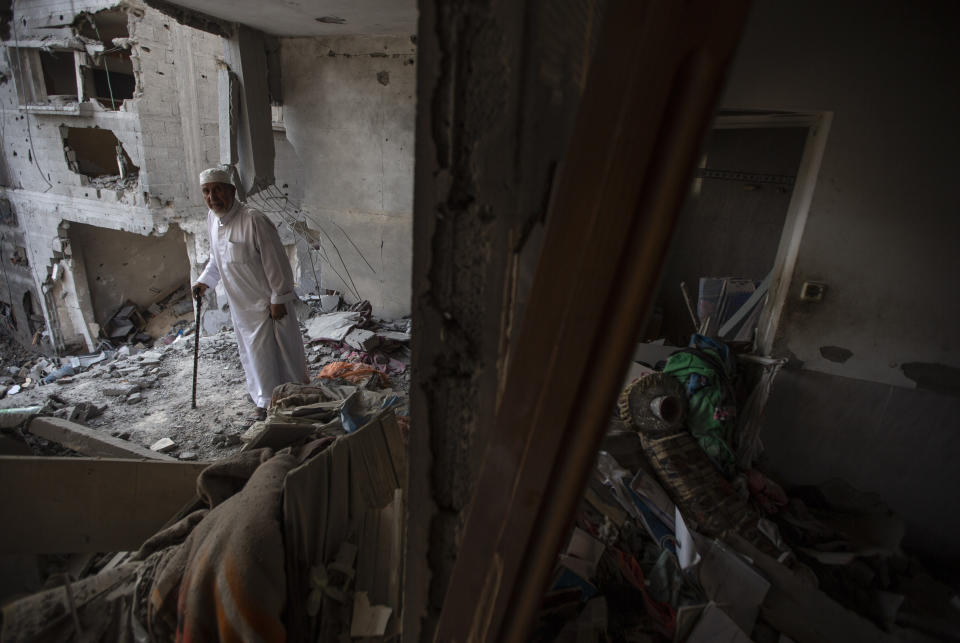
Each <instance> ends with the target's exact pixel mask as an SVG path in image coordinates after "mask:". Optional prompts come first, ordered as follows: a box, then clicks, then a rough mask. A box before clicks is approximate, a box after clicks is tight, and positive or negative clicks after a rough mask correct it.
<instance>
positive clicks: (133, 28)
mask: <svg viewBox="0 0 960 643" xmlns="http://www.w3.org/2000/svg"><path fill="white" fill-rule="evenodd" d="M13 13H14V15H15V16H16V20H13V21H9V20H8V21H7V22H6V24H5V28H6V32H5V34H4V36H5V38H4V50H5V55H4V58H3V61H2V65H3V69H2V72H0V73H2V74H3V76H2V78H3V84H2V87H0V91H2V93H3V95H2V98H0V100H2V102H3V106H4V112H3V154H2V157H3V158H2V162H3V167H2V170H3V177H2V184H3V188H2V199H0V210H2V220H0V226H2V228H3V231H4V233H3V238H2V252H3V262H2V263H3V265H4V267H5V273H6V283H5V287H4V289H3V290H4V292H3V293H2V294H0V300H2V306H3V311H2V312H3V313H4V318H5V319H6V320H7V323H8V324H9V326H10V328H11V330H12V332H13V334H14V335H15V336H16V337H17V338H19V339H20V340H21V341H23V342H24V343H26V344H34V345H38V344H39V345H42V346H44V347H45V349H46V350H47V351H49V352H56V353H63V352H71V350H76V349H81V350H85V351H92V350H94V349H95V348H96V346H97V345H98V343H99V339H100V338H101V337H106V338H109V333H104V332H102V331H104V330H105V329H106V327H107V325H108V324H109V322H110V319H111V317H112V316H113V315H114V314H115V313H116V312H117V311H118V310H119V309H121V307H122V306H124V305H126V304H129V303H133V304H135V305H136V306H137V308H138V309H140V310H146V309H147V308H148V307H149V306H150V305H151V304H152V303H154V302H157V301H159V300H162V299H163V298H165V297H167V296H169V295H170V294H171V293H173V292H174V291H176V290H177V289H178V288H181V287H182V286H184V285H185V284H187V283H188V282H189V280H190V279H191V277H196V275H197V274H199V270H200V269H202V267H203V265H204V264H205V263H206V260H207V256H208V248H207V246H206V244H207V240H206V233H205V216H206V207H205V206H204V205H203V202H202V200H201V198H200V194H199V191H198V189H197V186H196V177H197V175H198V174H199V172H200V171H201V170H202V169H204V168H206V167H210V166H212V165H216V164H218V163H220V162H225V163H238V167H239V168H240V170H241V173H242V174H243V176H244V177H247V176H249V177H250V179H249V181H247V182H245V184H244V191H243V194H244V195H245V194H246V193H249V192H251V191H254V192H259V197H258V198H259V203H258V205H260V207H261V209H263V210H265V211H267V212H268V214H270V215H271V216H273V217H274V219H275V220H276V221H277V223H279V224H283V223H286V224H287V225H282V226H281V228H280V232H281V235H282V239H283V241H284V243H285V244H286V245H287V247H288V251H289V255H290V258H291V262H292V265H293V267H294V272H295V278H296V281H297V287H298V290H299V291H300V292H301V293H309V292H317V291H318V290H319V289H320V288H323V289H330V290H336V291H338V292H342V293H344V298H345V299H350V300H353V301H358V300H360V299H367V300H368V301H370V302H371V303H372V304H373V306H374V308H375V310H377V312H378V314H381V315H383V316H387V317H396V316H400V315H403V314H407V313H408V312H409V282H408V280H407V279H406V278H404V277H402V276H400V275H405V274H407V273H408V272H409V265H410V254H411V252H410V245H411V241H410V221H411V218H412V207H413V206H412V179H413V156H412V148H413V106H414V95H413V86H414V85H413V74H414V60H415V45H414V43H413V42H411V38H410V36H411V33H412V32H413V28H412V25H411V24H409V21H407V23H404V24H402V25H394V26H393V27H392V28H391V30H389V32H385V33H386V35H385V36H384V37H382V38H368V37H361V38H351V37H348V38H343V37H342V36H337V37H331V38H327V39H324V40H308V41H302V42H298V41H295V40H294V41H291V42H290V43H288V44H287V45H286V46H285V47H282V48H281V47H280V43H279V42H278V41H276V39H275V38H274V39H273V40H272V41H271V42H265V40H264V36H263V34H260V35H259V36H255V37H253V40H249V37H250V36H249V34H241V35H239V36H237V38H236V39H234V40H233V41H227V42H228V44H229V43H232V46H227V47H224V41H223V40H222V39H221V38H220V35H219V34H213V33H209V32H208V31H204V30H201V29H195V28H193V27H191V26H186V25H182V24H180V23H178V22H177V21H176V20H174V19H172V18H171V17H170V16H168V15H165V14H163V13H161V12H159V11H157V10H156V9H154V8H151V7H149V6H146V5H144V4H142V3H137V2H106V1H94V2H83V3H77V2H69V3H67V2H28V1H24V2H16V3H14V6H13ZM317 24H318V25H320V24H321V23H317ZM328 27H329V26H328ZM331 33H332V30H331ZM397 33H402V35H393V34H397ZM251 51H255V52H256V53H255V54H254V55H252V57H251V54H250V52H251ZM317 63H319V64H317ZM251 67H252V70H251ZM281 69H283V70H284V71H285V74H286V77H285V80H286V82H285V83H284V85H283V89H282V90H281V84H280V73H281ZM244 72H245V73H246V74H247V76H249V77H251V78H254V79H257V83H254V82H253V80H248V81H247V82H245V83H243V82H242V79H243V74H244ZM221 83H222V86H221ZM268 85H269V86H268ZM240 87H243V88H245V92H244V93H241V92H239V91H238V88H240ZM281 91H283V92H284V94H281ZM317 107H322V111H318V110H317ZM241 111H242V113H243V115H244V118H242V119H239V120H238V118H237V115H238V114H239V113H241ZM238 127H239V128H240V129H239V130H238ZM291 140H293V141H296V145H294V144H292V143H291V142H290V141H291ZM238 150H239V151H238ZM248 170H249V173H248V172H247V171H248ZM306 177H319V178H317V179H313V178H311V179H310V180H306ZM254 186H256V188H255V189H254ZM268 186H269V187H270V188H271V189H272V191H268V190H267V189H266V188H267V187H268ZM395 267H396V268H395ZM221 300H222V297H221ZM223 324H229V315H228V314H226V313H225V310H224V309H220V310H217V309H213V310H211V311H210V312H208V313H207V315H206V319H205V326H206V327H207V328H211V329H215V328H216V327H218V326H220V325H223ZM40 342H42V344H40Z"/></svg>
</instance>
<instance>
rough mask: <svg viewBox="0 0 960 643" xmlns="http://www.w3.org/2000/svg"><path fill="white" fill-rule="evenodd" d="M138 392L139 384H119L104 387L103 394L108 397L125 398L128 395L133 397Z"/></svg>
mask: <svg viewBox="0 0 960 643" xmlns="http://www.w3.org/2000/svg"><path fill="white" fill-rule="evenodd" d="M118 377H119V375H118ZM139 390H140V385H139V384H119V385H112V386H104V387H103V394H104V395H107V396H109V397H126V396H128V395H133V394H134V393H136V392H137V391H139Z"/></svg>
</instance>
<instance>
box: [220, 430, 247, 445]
mask: <svg viewBox="0 0 960 643" xmlns="http://www.w3.org/2000/svg"><path fill="white" fill-rule="evenodd" d="M223 437H224V438H225V440H224V443H225V444H226V445H227V446H233V445H235V444H240V443H241V442H243V439H242V438H241V436H240V434H239V433H228V434H227V435H225V436H223Z"/></svg>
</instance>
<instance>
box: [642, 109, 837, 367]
mask: <svg viewBox="0 0 960 643" xmlns="http://www.w3.org/2000/svg"><path fill="white" fill-rule="evenodd" d="M829 122H830V115H829V114H828V113H794V112H758V111H744V110H738V111H732V110H723V111H721V113H720V116H719V117H718V118H717V120H716V122H715V124H714V128H713V129H712V131H711V133H710V135H709V136H708V138H707V141H706V143H705V145H704V148H703V153H702V155H701V159H700V163H699V167H698V168H697V169H696V170H695V173H694V178H693V181H692V184H691V190H690V197H689V199H688V202H687V205H686V207H685V208H684V211H683V213H682V214H681V216H680V218H679V220H678V222H677V228H676V231H675V234H674V240H673V243H672V246H671V250H670V254H669V256H668V259H667V261H666V263H665V264H664V267H663V272H662V274H661V282H660V289H659V292H658V294H657V297H656V299H655V305H654V308H653V312H652V314H651V316H650V318H649V320H648V321H647V323H646V325H645V327H644V329H643V331H642V335H641V339H642V341H641V343H640V345H639V346H638V349H637V354H636V355H635V360H636V361H639V362H642V363H644V364H647V365H650V366H653V365H655V364H656V363H657V362H658V361H660V360H662V359H665V358H666V356H668V355H669V354H670V353H672V352H673V351H674V350H676V349H677V348H678V347H683V346H686V345H687V342H688V340H689V338H690V336H691V334H693V333H695V332H701V333H703V334H707V335H709V336H713V337H717V338H720V339H722V340H724V341H726V342H739V343H741V344H753V347H754V349H755V351H756V352H759V353H760V354H763V355H768V354H769V353H770V351H771V350H772V341H773V336H774V334H775V331H776V325H777V322H778V321H779V311H780V310H781V309H782V305H783V301H784V299H785V297H786V290H787V287H788V286H789V283H790V278H791V276H792V272H793V266H794V264H795V261H796V250H797V247H798V246H799V241H800V238H801V237H802V234H803V228H804V225H805V223H806V215H807V210H808V209H809V204H810V198H811V196H812V193H813V186H814V183H815V180H816V174H817V172H818V170H819V165H820V160H821V158H822V155H823V145H824V142H825V138H826V134H827V130H828V129H829ZM681 284H682V287H681Z"/></svg>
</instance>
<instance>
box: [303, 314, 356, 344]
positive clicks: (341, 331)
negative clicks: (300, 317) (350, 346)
mask: <svg viewBox="0 0 960 643" xmlns="http://www.w3.org/2000/svg"><path fill="white" fill-rule="evenodd" d="M359 322H360V314H359V313H356V312H340V313H329V314H326V315H320V316H318V317H314V318H313V319H309V320H307V322H306V323H305V324H304V326H305V327H306V331H307V335H308V336H309V337H310V339H312V340H314V341H316V340H329V341H334V342H342V341H343V340H344V338H345V337H346V336H347V334H348V333H349V332H350V331H351V330H352V329H353V327H354V326H356V325H357V324H358V323H359Z"/></svg>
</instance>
